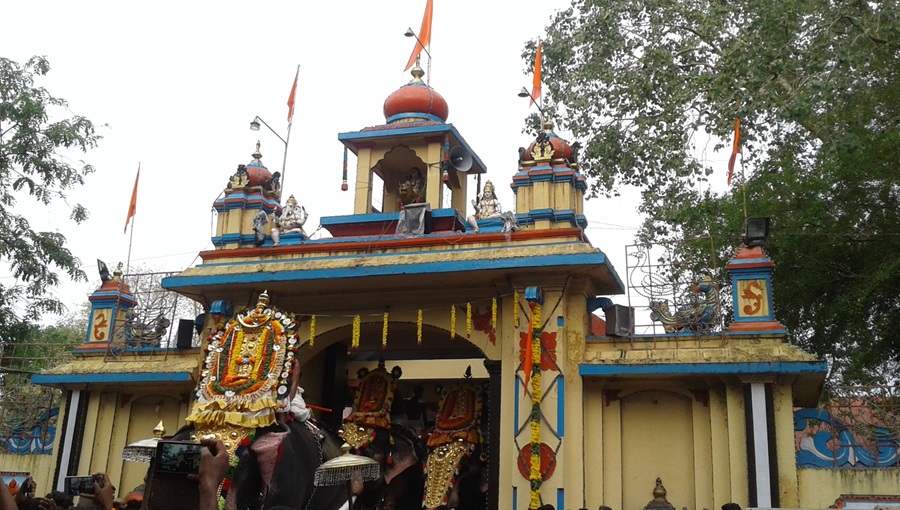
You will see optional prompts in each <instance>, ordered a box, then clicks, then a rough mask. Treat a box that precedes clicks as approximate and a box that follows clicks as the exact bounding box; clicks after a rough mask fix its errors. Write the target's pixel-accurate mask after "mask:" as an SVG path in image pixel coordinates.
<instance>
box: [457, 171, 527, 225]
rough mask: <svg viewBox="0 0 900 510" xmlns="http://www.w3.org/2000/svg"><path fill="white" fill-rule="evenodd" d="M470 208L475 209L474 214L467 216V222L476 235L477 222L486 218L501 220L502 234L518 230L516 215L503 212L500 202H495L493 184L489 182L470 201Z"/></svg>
mask: <svg viewBox="0 0 900 510" xmlns="http://www.w3.org/2000/svg"><path fill="white" fill-rule="evenodd" d="M472 206H473V207H475V214H473V215H471V216H469V217H468V218H467V220H468V222H469V225H471V226H472V230H474V231H475V233H476V234H477V233H478V220H486V219H488V218H502V219H503V229H502V232H503V233H507V232H511V231H513V230H519V222H518V220H517V219H516V215H515V214H513V213H512V212H503V208H502V207H501V206H500V201H499V200H497V196H496V195H495V194H494V184H493V183H492V182H491V181H487V182H486V183H484V190H483V191H482V192H481V195H479V197H478V199H477V200H473V201H472Z"/></svg>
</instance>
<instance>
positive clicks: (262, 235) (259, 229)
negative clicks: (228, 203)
mask: <svg viewBox="0 0 900 510" xmlns="http://www.w3.org/2000/svg"><path fill="white" fill-rule="evenodd" d="M268 224H269V215H268V214H266V211H264V210H262V209H260V210H259V212H257V213H256V216H254V217H253V233H254V234H255V235H256V246H262V244H263V242H264V241H265V240H266V225H268Z"/></svg>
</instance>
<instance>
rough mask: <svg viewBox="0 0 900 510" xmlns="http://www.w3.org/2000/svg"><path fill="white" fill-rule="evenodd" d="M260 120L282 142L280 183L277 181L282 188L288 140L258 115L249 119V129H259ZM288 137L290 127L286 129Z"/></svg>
mask: <svg viewBox="0 0 900 510" xmlns="http://www.w3.org/2000/svg"><path fill="white" fill-rule="evenodd" d="M260 122H262V123H263V125H264V126H266V127H267V128H269V131H271V132H272V134H273V135H275V136H277V137H278V139H279V140H281V143H283V144H284V157H283V158H282V159H281V183H279V189H284V171H285V167H286V165H287V151H288V142H287V140H285V139H284V138H282V136H281V135H279V134H278V132H277V131H275V130H274V129H272V126H270V125H269V124H268V123H267V122H266V121H264V120H262V118H260V116H259V115H257V116H255V117H254V118H253V120H251V121H250V131H259V123H260ZM288 137H290V129H288Z"/></svg>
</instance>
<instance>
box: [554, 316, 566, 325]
mask: <svg viewBox="0 0 900 510" xmlns="http://www.w3.org/2000/svg"><path fill="white" fill-rule="evenodd" d="M556 327H558V328H564V327H566V318H565V317H563V316H562V315H557V316H556Z"/></svg>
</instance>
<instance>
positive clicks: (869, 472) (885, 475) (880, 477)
mask: <svg viewBox="0 0 900 510" xmlns="http://www.w3.org/2000/svg"><path fill="white" fill-rule="evenodd" d="M797 475H798V480H799V481H800V504H799V506H800V507H803V508H828V507H829V506H831V505H833V504H834V501H835V500H836V499H837V498H839V497H840V496H841V495H842V494H857V495H872V494H875V495H890V494H894V495H896V494H900V469H896V468H895V469H810V468H800V469H798V470H797Z"/></svg>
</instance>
